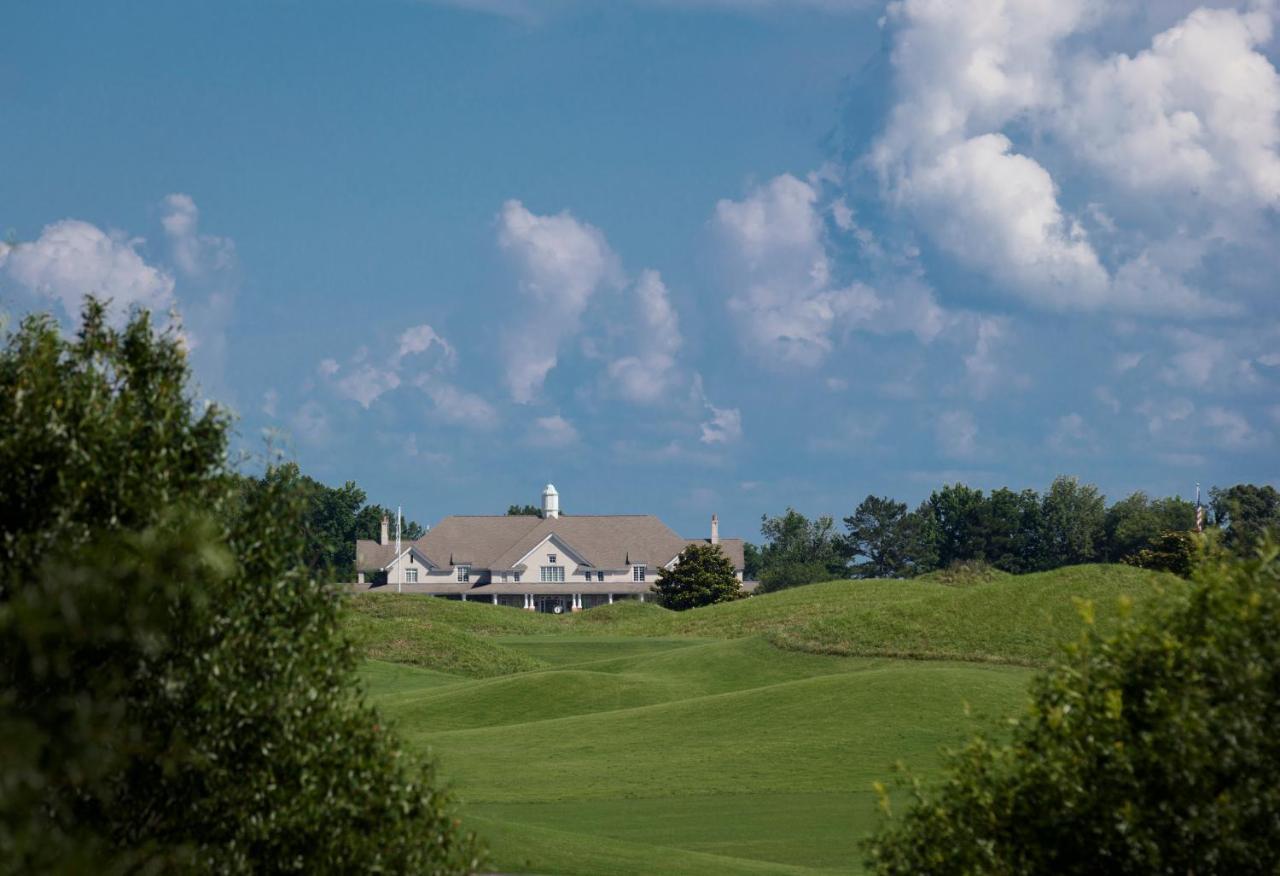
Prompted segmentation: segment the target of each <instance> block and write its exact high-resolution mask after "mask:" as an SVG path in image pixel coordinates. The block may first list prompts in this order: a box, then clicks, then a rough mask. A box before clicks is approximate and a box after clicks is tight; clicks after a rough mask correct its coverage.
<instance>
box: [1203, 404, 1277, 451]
mask: <svg viewBox="0 0 1280 876" xmlns="http://www.w3.org/2000/svg"><path fill="white" fill-rule="evenodd" d="M1204 419H1205V425H1207V426H1208V427H1209V428H1210V429H1212V430H1213V431H1214V433H1215V438H1216V440H1217V442H1218V443H1219V444H1220V445H1222V446H1223V447H1226V448H1227V449H1229V450H1247V449H1249V448H1252V447H1256V446H1257V445H1259V444H1261V443H1263V442H1264V441H1265V439H1266V436H1265V435H1264V434H1263V433H1260V432H1258V431H1256V430H1255V429H1254V428H1253V427H1252V426H1250V425H1249V421H1248V420H1247V419H1246V418H1245V417H1244V415H1243V414H1241V413H1239V412H1238V411H1231V410H1227V409H1226V408H1221V407H1211V408H1209V409H1208V410H1206V411H1205V416H1204Z"/></svg>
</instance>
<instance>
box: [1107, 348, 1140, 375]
mask: <svg viewBox="0 0 1280 876" xmlns="http://www.w3.org/2000/svg"><path fill="white" fill-rule="evenodd" d="M1145 355H1146V354H1145V353H1118V354H1116V358H1115V363H1114V365H1113V366H1112V367H1114V368H1115V371H1116V373H1117V374H1124V373H1125V372H1126V371H1132V370H1133V369H1135V368H1137V367H1138V365H1139V364H1141V362H1142V358H1143V357H1144V356H1145Z"/></svg>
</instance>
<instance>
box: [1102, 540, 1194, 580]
mask: <svg viewBox="0 0 1280 876" xmlns="http://www.w3.org/2000/svg"><path fill="white" fill-rule="evenodd" d="M1197 549H1198V548H1197V545H1196V535H1195V533H1193V532H1162V533H1161V534H1160V535H1159V536H1158V537H1157V538H1154V539H1152V541H1151V544H1150V545H1149V546H1148V547H1145V548H1142V549H1141V550H1139V551H1135V552H1134V553H1133V554H1130V555H1129V556H1127V557H1124V558H1123V559H1121V561H1120V562H1122V563H1126V564H1128V565H1130V566H1137V567H1138V568H1140V569H1152V570H1154V571H1156V572H1172V573H1173V574H1175V575H1181V576H1182V577H1183V578H1187V577H1190V575H1191V570H1192V569H1193V568H1194V567H1195V562H1196V551H1197Z"/></svg>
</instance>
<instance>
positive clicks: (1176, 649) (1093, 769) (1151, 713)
mask: <svg viewBox="0 0 1280 876" xmlns="http://www.w3.org/2000/svg"><path fill="white" fill-rule="evenodd" d="M1082 614H1084V616H1085V618H1086V620H1088V619H1089V618H1090V617H1091V606H1089V605H1088V604H1085V605H1082ZM1278 690H1280V562H1278V561H1277V550H1276V548H1275V546H1274V545H1269V546H1267V547H1266V548H1265V549H1264V550H1262V551H1261V552H1260V554H1259V555H1258V556H1256V557H1254V558H1252V559H1248V560H1244V561H1236V562H1222V561H1220V560H1218V561H1212V562H1209V561H1206V562H1205V563H1203V564H1201V566H1200V567H1199V568H1198V569H1197V571H1196V573H1195V578H1194V581H1193V584H1192V585H1191V590H1190V592H1189V594H1186V595H1185V598H1177V599H1169V600H1167V601H1166V602H1165V603H1163V604H1162V605H1160V606H1157V607H1156V608H1155V609H1154V610H1152V611H1151V612H1150V613H1147V614H1144V615H1143V616H1142V617H1141V618H1135V617H1134V616H1129V617H1128V618H1127V619H1126V620H1124V621H1123V622H1122V624H1121V627H1120V629H1119V630H1118V632H1116V633H1115V634H1114V635H1111V636H1107V637H1102V636H1099V635H1096V634H1090V635H1087V636H1085V637H1084V638H1083V639H1082V640H1081V641H1080V642H1079V643H1077V644H1076V645H1075V646H1073V647H1072V648H1071V650H1070V651H1069V652H1068V654H1067V656H1066V657H1065V658H1064V660H1063V661H1062V663H1061V664H1060V665H1058V666H1057V667H1055V668H1054V669H1052V670H1051V671H1049V672H1048V673H1047V674H1045V675H1043V676H1041V677H1040V678H1039V679H1038V680H1037V681H1036V682H1035V684H1034V686H1033V700H1032V704H1031V708H1030V710H1029V712H1028V713H1027V715H1026V717H1023V718H1021V719H1019V720H1018V721H1017V722H1016V723H1015V725H1014V728H1013V732H1012V739H1011V740H1010V741H1008V742H998V741H993V740H991V739H987V738H979V739H976V740H974V741H973V742H972V743H971V744H969V745H968V746H967V747H966V748H965V749H963V750H962V751H961V752H959V753H957V754H956V755H954V756H953V757H952V758H951V760H950V764H949V768H948V771H947V774H946V776H945V778H944V779H943V780H942V782H941V783H929V784H928V785H925V784H923V783H916V784H915V785H914V787H913V788H912V789H911V791H910V798H911V802H910V804H909V805H908V806H907V808H906V811H905V812H904V813H903V814H902V815H900V816H898V817H896V818H891V819H890V820H889V821H888V822H887V823H886V824H885V825H884V827H883V828H882V830H881V831H880V832H879V834H878V835H877V836H876V837H875V838H874V839H873V841H872V842H871V843H870V844H869V846H868V852H869V860H868V864H869V866H870V867H871V869H872V870H873V871H874V872H876V873H881V874H898V873H901V874H917V873H930V874H938V876H946V874H974V873H991V874H1011V876H1012V874H1023V873H1054V874H1092V873H1115V874H1148V873H1168V874H1184V873H1196V874H1237V873H1250V874H1253V873H1256V874H1263V873H1275V872H1277V869H1278V868H1280V820H1277V819H1276V817H1275V814H1276V813H1277V812H1280V741H1277V738H1276V733H1275V728H1276V727H1277V726H1280V697H1277V696H1276V691H1278ZM882 805H883V806H884V807H885V809H886V810H889V809H890V806H889V800H888V798H887V797H885V798H884V799H883V800H882Z"/></svg>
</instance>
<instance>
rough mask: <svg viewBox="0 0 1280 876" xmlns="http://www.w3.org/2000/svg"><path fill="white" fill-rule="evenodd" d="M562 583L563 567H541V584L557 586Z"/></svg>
mask: <svg viewBox="0 0 1280 876" xmlns="http://www.w3.org/2000/svg"><path fill="white" fill-rule="evenodd" d="M562 581H564V566H543V567H542V582H543V583H544V584H559V583H560V582H562Z"/></svg>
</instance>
